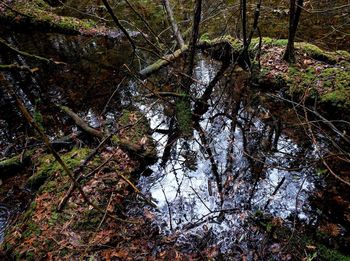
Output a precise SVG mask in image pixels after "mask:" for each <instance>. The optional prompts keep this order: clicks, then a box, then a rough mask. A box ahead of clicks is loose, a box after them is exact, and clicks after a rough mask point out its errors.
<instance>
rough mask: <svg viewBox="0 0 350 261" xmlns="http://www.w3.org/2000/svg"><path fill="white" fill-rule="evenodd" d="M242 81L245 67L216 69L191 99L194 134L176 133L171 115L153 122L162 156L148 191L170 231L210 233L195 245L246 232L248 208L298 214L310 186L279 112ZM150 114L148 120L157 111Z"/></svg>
mask: <svg viewBox="0 0 350 261" xmlns="http://www.w3.org/2000/svg"><path fill="white" fill-rule="evenodd" d="M247 81H248V75H246V74H245V73H244V72H240V71H238V70H233V69H232V68H231V67H230V68H228V67H227V66H225V65H223V66H222V67H221V69H220V68H219V70H218V71H217V73H216V75H214V76H213V77H211V80H210V81H208V83H207V85H206V86H207V87H206V89H205V90H204V91H201V92H200V91H199V92H198V93H201V96H199V98H196V99H193V100H194V101H193V102H192V108H193V109H192V119H193V129H194V130H193V135H192V136H191V137H183V136H181V133H180V131H179V129H178V126H177V124H178V123H177V121H176V118H175V117H174V116H172V117H170V118H167V119H165V118H163V119H162V122H157V124H152V125H154V126H152V127H155V126H156V125H157V126H158V127H157V128H156V129H154V133H157V135H156V136H155V138H156V139H157V137H158V138H159V139H160V140H161V142H160V144H162V145H161V146H160V147H159V148H160V149H161V153H162V154H161V155H162V157H161V161H160V163H159V164H158V165H155V166H153V170H154V173H153V175H152V176H151V177H150V179H151V180H153V183H152V184H153V185H151V186H150V187H149V191H150V192H151V193H152V197H153V198H154V199H155V200H157V201H158V202H157V203H158V206H159V207H160V209H161V214H160V219H161V220H163V221H164V222H166V223H167V226H168V227H169V228H170V229H171V230H173V229H177V228H183V229H184V230H185V231H192V232H193V231H196V232H195V233H199V234H201V237H202V238H204V237H208V240H207V241H203V240H199V243H198V241H196V242H197V243H196V244H199V245H197V247H200V248H201V247H202V245H203V244H204V245H206V244H208V245H210V244H211V243H209V242H211V241H212V240H211V239H210V238H211V236H210V234H212V235H216V241H217V242H219V241H220V242H221V240H224V239H225V237H228V234H230V235H231V236H230V237H229V238H231V239H232V240H233V238H234V235H235V234H237V236H238V235H239V234H240V233H243V232H244V230H245V229H246V228H244V223H245V222H246V221H247V218H248V217H249V215H251V211H255V210H258V209H261V210H266V211H270V212H271V213H273V214H274V215H277V216H281V217H283V218H286V217H288V216H289V215H291V214H292V213H293V212H296V213H297V212H301V211H302V210H301V209H300V210H297V209H296V208H295V207H296V206H297V204H296V201H298V199H297V197H299V199H300V200H299V201H300V202H301V205H300V206H302V205H303V204H304V202H305V201H306V199H307V198H306V196H307V194H306V191H307V190H309V189H310V188H311V187H312V184H311V183H310V182H308V181H306V177H307V176H308V173H309V172H308V171H306V170H304V169H303V167H300V166H302V165H303V164H304V165H307V164H305V163H306V162H307V161H308V157H307V154H308V153H309V152H308V150H305V149H303V148H301V147H299V146H298V145H297V144H295V143H294V142H293V141H292V140H291V139H289V138H288V137H287V136H286V135H284V134H283V131H282V128H283V126H282V123H281V120H280V119H279V117H278V114H279V112H278V113H272V112H270V111H269V108H268V105H266V106H265V105H263V103H262V101H263V99H264V98H263V97H260V96H259V93H258V94H256V93H252V92H250V91H249V88H248V83H247ZM192 88H203V87H202V84H198V85H195V86H192ZM157 114H159V112H157ZM149 117H150V119H151V122H152V118H153V119H154V117H155V118H159V117H160V116H159V115H157V116H156V115H149ZM160 118H161V117H160ZM301 157H303V158H304V162H302V161H301ZM310 158H311V157H310ZM145 183H147V181H146V182H145ZM143 185H144V184H143ZM143 185H142V186H143ZM308 186H310V188H308ZM304 190H305V191H304ZM300 191H301V192H300ZM287 193H288V194H289V195H288V196H286V194H287ZM284 197H285V198H284ZM293 197H294V198H293ZM298 207H299V205H298ZM249 213H250V214H249ZM234 231H236V232H234ZM247 231H248V230H247ZM188 233H190V232H188ZM190 234H191V233H190ZM219 234H220V235H219ZM221 243H223V242H221ZM225 244H226V243H225Z"/></svg>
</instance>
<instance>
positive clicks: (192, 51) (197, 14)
mask: <svg viewBox="0 0 350 261" xmlns="http://www.w3.org/2000/svg"><path fill="white" fill-rule="evenodd" d="M201 13H202V0H197V1H196V6H195V9H194V18H193V27H192V37H191V42H190V46H189V56H188V60H187V70H186V73H187V76H189V77H191V76H192V72H193V67H194V57H195V56H196V47H197V42H198V37H199V25H200V22H201ZM186 79H187V80H186V81H185V85H184V86H183V87H184V88H185V89H186V90H188V89H189V83H190V79H189V78H188V77H187V78H186Z"/></svg>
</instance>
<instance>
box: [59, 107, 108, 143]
mask: <svg viewBox="0 0 350 261" xmlns="http://www.w3.org/2000/svg"><path fill="white" fill-rule="evenodd" d="M59 108H60V109H61V110H62V111H63V112H65V113H66V114H67V115H68V116H69V117H71V118H72V119H73V121H74V122H75V124H76V125H78V126H79V127H80V128H81V129H82V130H84V131H85V132H87V133H88V134H90V135H92V136H95V137H98V138H103V137H104V136H105V135H104V133H103V132H101V131H99V130H96V129H94V128H92V127H90V126H89V125H88V124H87V123H86V122H85V121H84V120H83V119H82V118H80V117H79V115H78V114H76V113H75V112H73V111H72V110H71V109H69V108H68V107H67V106H59Z"/></svg>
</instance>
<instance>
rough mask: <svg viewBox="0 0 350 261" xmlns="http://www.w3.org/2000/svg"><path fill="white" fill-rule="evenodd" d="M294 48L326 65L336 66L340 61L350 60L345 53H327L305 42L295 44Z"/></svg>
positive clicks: (349, 55)
mask: <svg viewBox="0 0 350 261" xmlns="http://www.w3.org/2000/svg"><path fill="white" fill-rule="evenodd" d="M295 47H296V48H297V49H299V50H300V51H302V52H304V53H306V54H307V55H308V56H310V57H312V58H314V59H315V60H318V61H322V62H326V63H328V64H336V63H337V62H339V61H340V60H341V59H350V54H349V53H348V52H347V51H337V52H328V51H325V50H322V49H321V48H319V47H318V46H316V45H313V44H310V43H305V42H302V43H295Z"/></svg>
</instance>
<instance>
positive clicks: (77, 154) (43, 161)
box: [27, 148, 90, 191]
mask: <svg viewBox="0 0 350 261" xmlns="http://www.w3.org/2000/svg"><path fill="white" fill-rule="evenodd" d="M89 153H90V149H87V148H82V149H76V148H74V149H73V150H71V151H70V152H68V153H66V154H65V155H63V156H61V158H62V160H63V161H64V162H65V164H66V165H67V167H68V168H69V169H71V170H73V169H74V168H76V167H77V166H79V164H80V163H81V161H82V160H84V159H85V158H86V157H87V155H88V154H89ZM57 172H60V173H61V175H67V174H66V173H65V172H64V171H63V170H62V168H61V165H60V164H59V163H58V162H57V161H55V160H54V157H53V156H52V155H46V156H43V157H42V158H40V160H39V163H38V167H37V169H36V172H35V174H34V175H32V176H31V177H30V178H29V179H28V182H27V186H29V187H30V188H32V189H39V188H40V187H41V186H42V185H43V184H44V182H45V181H46V180H47V179H48V178H49V177H50V176H52V175H53V174H55V173H57ZM48 185H49V186H48V190H49V191H51V190H52V189H54V186H55V184H54V183H49V184H48Z"/></svg>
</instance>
